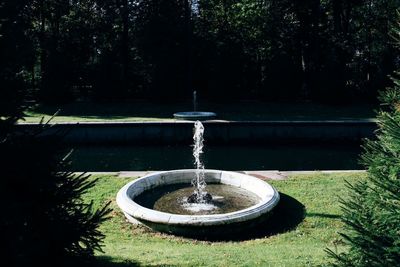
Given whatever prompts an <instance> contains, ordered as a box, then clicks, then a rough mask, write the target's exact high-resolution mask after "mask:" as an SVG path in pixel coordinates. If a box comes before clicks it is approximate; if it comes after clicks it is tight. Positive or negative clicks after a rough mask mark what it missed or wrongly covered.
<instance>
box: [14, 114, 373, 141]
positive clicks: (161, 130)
mask: <svg viewBox="0 0 400 267" xmlns="http://www.w3.org/2000/svg"><path fill="white" fill-rule="evenodd" d="M203 124H204V127H205V139H206V140H207V143H220V144H229V143H235V144H236V143H263V142H280V141H282V142H316V141H318V142H319V141H328V142H359V141H360V140H361V139H362V138H371V137H373V136H374V130H375V129H376V128H377V126H376V121H374V120H352V121H256V122H254V121H241V122H232V121H206V122H203ZM18 127H19V128H20V129H21V130H29V129H33V128H35V127H38V125H37V124H28V123H21V124H19V125H18ZM64 132H66V135H65V140H66V141H67V142H69V143H72V144H144V143H151V144H176V143H187V144H190V143H192V135H193V122H188V121H182V122H181V121H176V122H102V123H98V122H96V123H90V122H81V123H57V124H55V125H54V126H53V127H51V128H50V129H48V130H47V131H46V133H45V134H52V133H59V134H62V133H64Z"/></svg>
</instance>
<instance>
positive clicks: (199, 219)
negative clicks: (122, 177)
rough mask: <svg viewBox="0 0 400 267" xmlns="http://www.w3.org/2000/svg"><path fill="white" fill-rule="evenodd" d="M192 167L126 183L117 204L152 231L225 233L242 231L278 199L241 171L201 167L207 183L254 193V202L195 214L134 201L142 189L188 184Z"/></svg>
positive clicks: (260, 218)
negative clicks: (169, 211) (173, 211)
mask: <svg viewBox="0 0 400 267" xmlns="http://www.w3.org/2000/svg"><path fill="white" fill-rule="evenodd" d="M195 173H196V170H195V169H193V170H191V169H189V170H173V171H164V172H157V173H152V174H149V175H146V176H144V177H142V178H139V179H136V180H134V181H132V182H129V183H128V184H126V185H125V186H124V187H122V188H121V189H120V191H119V192H118V194H117V204H118V206H119V207H120V208H121V209H122V211H123V213H124V214H125V216H126V217H127V219H128V220H129V221H130V222H132V223H141V224H143V225H145V226H147V227H150V228H151V229H153V230H156V231H161V232H166V233H171V234H176V235H184V236H199V237H200V236H202V237H204V236H205V237H213V236H225V235H229V234H235V233H238V232H244V231H246V229H250V228H252V227H254V226H255V225H258V224H259V223H261V222H263V221H264V220H265V219H266V218H267V217H268V215H269V214H270V212H271V211H272V209H273V208H274V207H275V206H276V205H277V204H278V202H279V193H278V192H277V191H276V190H275V188H273V187H272V186H271V185H269V184H268V183H266V182H264V181H262V180H260V179H258V178H255V177H252V176H249V175H245V174H241V173H237V172H229V171H219V170H204V173H205V181H206V183H208V184H223V185H229V186H233V187H238V188H240V189H241V190H242V189H243V190H245V191H248V192H249V193H250V194H252V195H255V196H257V199H258V201H257V202H258V203H256V204H254V205H252V206H250V207H248V208H244V209H241V210H236V211H232V212H228V213H221V214H211V215H196V214H194V215H193V214H190V215H189V214H187V215H186V214H174V213H167V212H162V211H157V210H154V209H150V208H146V207H144V206H142V205H140V204H138V203H137V202H136V201H135V198H137V197H138V196H140V195H141V194H143V193H144V192H145V191H148V190H152V189H155V188H157V187H163V186H170V185H178V184H188V185H189V184H190V182H191V180H192V178H193V177H194V176H195Z"/></svg>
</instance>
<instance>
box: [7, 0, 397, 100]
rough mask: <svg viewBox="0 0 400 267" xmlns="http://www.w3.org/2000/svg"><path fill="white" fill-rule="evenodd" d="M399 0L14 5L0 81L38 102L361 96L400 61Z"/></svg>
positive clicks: (24, 0)
mask: <svg viewBox="0 0 400 267" xmlns="http://www.w3.org/2000/svg"><path fill="white" fill-rule="evenodd" d="M399 7H400V1H398V0H303V1H297V0H279V1H277V0H191V1H190V0H13V1H2V3H1V4H0V16H1V19H0V56H1V59H0V73H1V77H0V78H1V81H0V83H1V86H2V87H3V88H5V89H7V90H11V92H12V91H13V90H14V89H13V88H15V87H17V86H20V85H19V83H21V82H23V83H24V86H25V88H28V89H29V91H30V92H31V93H34V94H35V95H38V96H40V99H41V101H42V102H52V103H54V102H65V101H70V100H74V99H78V98H79V99H92V100H93V99H100V100H101V99H107V100H113V99H127V98H128V99H156V100H158V99H163V100H168V99H170V100H172V99H185V98H190V97H191V95H192V91H193V90H197V92H198V94H199V95H201V96H202V97H203V98H206V97H208V98H212V99H219V100H221V99H222V97H223V98H228V99H243V98H247V99H265V100H276V99H280V100H313V101H333V102H345V101H352V100H355V99H357V100H366V101H368V100H371V99H375V98H376V92H377V90H378V89H380V88H383V87H385V86H386V85H387V83H388V79H387V74H390V73H391V72H392V71H393V70H394V69H396V68H397V66H398V59H399V57H398V56H399V54H398V52H397V51H396V50H395V49H393V46H392V44H391V42H392V41H391V39H390V37H389V29H390V27H391V24H392V18H394V17H395V16H394V15H395V12H396V11H395V10H396V8H399Z"/></svg>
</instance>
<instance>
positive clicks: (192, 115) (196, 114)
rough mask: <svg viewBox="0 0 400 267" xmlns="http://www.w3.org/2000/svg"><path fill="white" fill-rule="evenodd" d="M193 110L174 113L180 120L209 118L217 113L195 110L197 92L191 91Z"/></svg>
mask: <svg viewBox="0 0 400 267" xmlns="http://www.w3.org/2000/svg"><path fill="white" fill-rule="evenodd" d="M192 102H193V111H183V112H177V113H174V117H175V118H176V119H181V120H209V119H213V118H215V117H217V114H216V113H214V112H209V111H197V92H196V91H193V97H192Z"/></svg>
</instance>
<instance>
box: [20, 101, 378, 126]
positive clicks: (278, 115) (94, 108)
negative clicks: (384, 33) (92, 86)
mask: <svg viewBox="0 0 400 267" xmlns="http://www.w3.org/2000/svg"><path fill="white" fill-rule="evenodd" d="M375 108H376V107H375V106H373V105H355V104H354V105H343V106H332V105H322V104H307V103H297V104H289V103H263V102H233V103H223V104H222V103H207V104H204V105H200V106H199V110H203V111H213V112H216V113H217V114H218V119H221V120H233V121H246V120H252V121H261V120H335V119H341V120H350V119H368V118H373V117H375V113H374V109H375ZM57 110H59V113H58V115H57V117H56V118H54V120H53V122H76V121H93V122H96V121H111V120H112V121H114V122H115V121H174V119H173V113H175V112H178V111H190V110H192V107H191V104H190V103H177V104H157V103H146V102H137V103H82V102H77V103H71V104H65V105H59V106H37V107H35V108H32V109H31V110H30V111H28V112H27V114H26V115H27V116H26V118H25V121H26V122H38V121H40V119H41V118H42V117H43V116H44V117H45V118H50V117H51V116H52V115H54V113H56V112H57Z"/></svg>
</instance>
